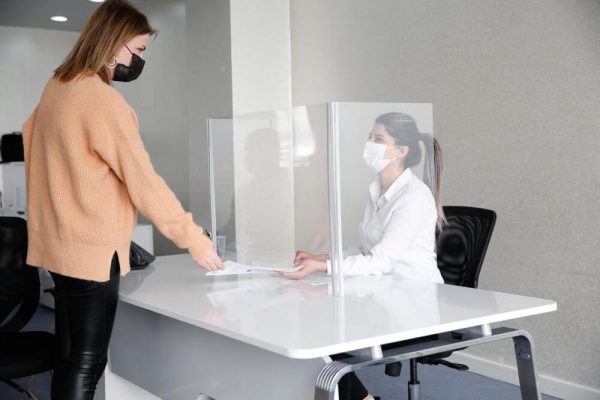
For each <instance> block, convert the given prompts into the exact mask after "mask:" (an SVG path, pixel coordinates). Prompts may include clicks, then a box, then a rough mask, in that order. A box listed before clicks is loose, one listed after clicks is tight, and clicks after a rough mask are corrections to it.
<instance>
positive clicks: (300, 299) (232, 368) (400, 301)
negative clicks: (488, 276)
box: [107, 255, 556, 400]
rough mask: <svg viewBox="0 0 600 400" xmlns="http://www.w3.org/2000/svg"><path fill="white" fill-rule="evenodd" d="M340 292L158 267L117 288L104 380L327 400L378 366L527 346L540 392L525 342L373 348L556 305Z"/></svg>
mask: <svg viewBox="0 0 600 400" xmlns="http://www.w3.org/2000/svg"><path fill="white" fill-rule="evenodd" d="M345 288H346V296H345V297H343V298H336V297H333V296H330V295H328V292H329V291H330V289H329V285H328V284H327V283H320V284H319V283H314V284H311V283H310V282H292V281H288V280H286V279H283V278H279V277H278V276H276V275H275V276H273V275H265V274H260V275H258V274H257V275H251V276H244V277H239V278H237V277H207V276H205V275H204V272H203V270H202V269H200V268H198V267H195V266H194V264H193V262H192V260H191V259H190V257H189V256H187V255H178V256H167V257H158V258H157V260H156V261H155V262H154V263H153V264H152V265H151V266H150V267H149V268H148V269H146V270H143V271H134V272H132V273H130V274H129V275H128V276H127V277H125V278H124V279H123V280H122V282H121V292H120V300H121V301H120V304H119V308H118V312H117V317H116V321H115V327H114V331H113V337H112V340H111V348H110V352H109V354H110V370H109V372H108V373H109V374H116V375H118V376H120V377H122V378H124V379H125V380H127V381H130V382H132V383H134V384H136V385H138V386H140V387H142V388H144V389H145V390H147V391H148V392H150V393H153V394H154V395H156V396H158V397H159V398H162V399H173V400H179V399H181V400H183V399H194V400H195V399H196V398H197V396H198V395H199V394H200V393H205V394H207V395H210V396H212V397H214V398H216V399H217V400H227V399H242V398H246V399H258V398H260V399H282V398H285V399H290V400H292V399H302V400H306V399H310V398H319V399H327V398H333V394H332V393H330V391H331V388H332V387H334V386H335V384H336V382H337V381H338V380H339V378H340V377H341V376H343V374H345V373H347V372H349V371H351V370H356V369H360V368H363V367H365V366H367V365H372V364H377V363H383V362H386V359H385V357H387V360H388V361H389V360H392V359H393V360H403V359H407V358H414V357H415V356H416V354H418V355H424V354H432V353H435V352H437V351H438V350H444V349H450V348H451V347H452V346H455V347H454V348H457V347H459V346H460V345H461V343H463V344H462V345H463V347H464V343H467V341H465V340H474V341H472V342H468V344H469V345H476V344H479V343H485V342H489V341H493V340H499V339H514V340H515V343H517V339H518V341H519V343H520V342H523V338H525V342H527V343H524V344H523V343H522V344H521V347H519V349H520V350H519V352H520V358H521V359H524V360H525V361H522V362H521V361H520V362H518V365H519V369H520V371H519V374H520V376H521V375H523V376H522V378H523V379H524V380H525V381H526V382H525V383H526V386H528V387H529V386H531V384H532V383H531V381H532V380H533V386H535V370H534V367H533V359H532V351H531V349H530V348H529V346H528V342H529V340H528V339H530V338H529V337H528V335H527V333H526V332H522V331H517V332H516V333H515V332H513V331H511V330H508V331H506V330H502V329H501V330H499V331H496V330H494V332H493V333H492V334H491V335H481V334H480V333H478V332H475V333H474V334H472V335H471V336H469V335H464V337H463V338H462V339H461V340H459V339H456V340H455V339H448V340H445V341H438V342H436V343H429V344H426V345H422V344H421V345H416V347H415V346H414V345H413V346H412V347H410V346H409V348H407V349H401V351H392V352H384V354H383V356H384V359H381V358H380V359H377V358H378V356H379V357H381V356H382V354H381V352H380V351H379V352H378V351H377V349H378V347H377V346H379V345H381V344H386V343H392V342H398V341H403V340H407V339H413V338H418V337H423V336H428V335H432V334H437V333H443V332H450V331H457V330H461V329H465V328H470V327H477V326H480V325H484V326H486V324H491V323H495V322H500V321H506V320H509V319H515V318H521V317H526V316H530V315H535V314H541V313H545V312H550V311H554V310H556V303H555V302H553V301H549V300H543V299H536V298H531V297H523V296H517V295H511V294H505V293H497V292H491V291H484V290H473V289H468V288H461V287H455V286H449V285H438V284H431V283H425V282H416V281H406V280H400V279H397V278H395V277H393V276H382V277H361V278H347V279H346V283H345ZM515 338H517V339H515ZM478 341H479V342H478ZM373 346H375V347H374V350H373V351H370V352H369V354H374V355H375V356H376V357H375V358H376V359H373V358H372V357H362V358H361V357H356V358H355V359H353V360H350V361H349V362H348V363H341V362H334V363H330V364H327V363H326V358H327V357H326V356H328V355H330V354H335V353H342V352H349V351H353V350H358V349H368V348H371V347H373ZM449 346H450V347H449ZM377 353H380V354H377ZM323 357H325V358H323ZM518 358H519V357H518ZM521 367H522V368H521ZM317 380H318V381H317ZM315 382H317V387H316V389H315ZM523 383H524V382H523V381H522V386H523ZM525 390H526V392H524V397H525V398H537V397H534V396H533V395H532V394H531V393H533V392H532V390H533V391H535V392H537V393H539V390H537V388H536V387H534V388H533V389H531V388H528V389H525ZM538 395H539V394H538ZM107 399H109V400H112V399H111V398H110V394H109V393H107Z"/></svg>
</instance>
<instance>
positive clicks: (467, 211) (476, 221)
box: [436, 206, 496, 288]
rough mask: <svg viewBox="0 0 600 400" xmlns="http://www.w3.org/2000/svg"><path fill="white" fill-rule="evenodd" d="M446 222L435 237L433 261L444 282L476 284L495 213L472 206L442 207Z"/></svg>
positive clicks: (465, 284)
mask: <svg viewBox="0 0 600 400" xmlns="http://www.w3.org/2000/svg"><path fill="white" fill-rule="evenodd" d="M444 213H445V214H446V219H447V221H448V224H447V225H445V226H444V228H443V229H442V231H441V232H439V233H438V237H437V244H436V247H437V264H438V268H439V269H440V272H441V274H442V277H443V278H444V282H445V283H448V284H451V285H457V286H467V287H471V288H476V287H477V281H478V279H479V272H480V271H481V266H482V264H483V259H484V258H485V253H486V251H487V247H488V244H489V242H490V238H491V237H492V231H493V230H494V224H495V223H496V213H495V212H494V211H492V210H487V209H484V208H475V207H462V206H444Z"/></svg>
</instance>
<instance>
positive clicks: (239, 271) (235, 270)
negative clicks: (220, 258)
mask: <svg viewBox="0 0 600 400" xmlns="http://www.w3.org/2000/svg"><path fill="white" fill-rule="evenodd" d="M223 264H224V265H225V268H223V269H222V270H219V271H212V272H207V273H206V275H243V274H255V273H260V272H293V271H297V270H298V269H300V267H296V266H295V265H291V266H287V267H265V266H260V265H246V264H240V263H237V262H235V261H231V260H227V261H225V262H224V263H223Z"/></svg>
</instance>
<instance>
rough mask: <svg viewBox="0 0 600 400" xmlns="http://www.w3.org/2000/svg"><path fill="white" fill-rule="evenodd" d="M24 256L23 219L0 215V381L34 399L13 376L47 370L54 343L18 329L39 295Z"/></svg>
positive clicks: (36, 275) (51, 364)
mask: <svg viewBox="0 0 600 400" xmlns="http://www.w3.org/2000/svg"><path fill="white" fill-rule="evenodd" d="M26 257H27V223H26V221H25V220H24V219H22V218H18V217H0V382H4V383H6V384H7V385H9V386H11V387H13V388H14V389H16V390H18V391H19V392H21V393H23V394H25V395H27V396H28V397H29V398H31V399H35V396H34V395H33V394H32V393H31V392H30V391H28V390H27V389H24V388H22V387H21V386H20V385H18V384H17V383H15V382H14V381H13V379H17V378H22V377H26V376H30V375H35V374H39V373H42V372H45V371H48V370H51V369H52V368H53V367H54V360H55V347H56V346H55V337H54V335H53V334H51V333H49V332H21V329H23V327H24V326H25V325H26V324H27V323H28V322H29V320H30V319H31V317H32V316H33V314H34V313H35V312H36V310H37V308H38V304H39V298H40V278H39V272H38V270H37V268H33V267H30V266H28V265H27V264H26V263H25V260H26Z"/></svg>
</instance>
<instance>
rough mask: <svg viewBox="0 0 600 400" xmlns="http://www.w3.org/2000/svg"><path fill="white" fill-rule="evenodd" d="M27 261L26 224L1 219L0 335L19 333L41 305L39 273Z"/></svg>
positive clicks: (17, 220) (5, 218) (21, 221)
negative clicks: (1, 333) (0, 333)
mask: <svg viewBox="0 0 600 400" xmlns="http://www.w3.org/2000/svg"><path fill="white" fill-rule="evenodd" d="M26 259H27V222H26V221H25V220H24V219H23V218H19V217H0V332H18V331H20V330H21V329H22V328H23V326H25V324H27V322H29V320H30V319H31V317H32V316H33V314H34V313H35V311H36V310H37V307H38V305H39V300H40V276H39V272H38V269H37V268H33V267H30V266H28V265H27V264H26Z"/></svg>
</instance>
